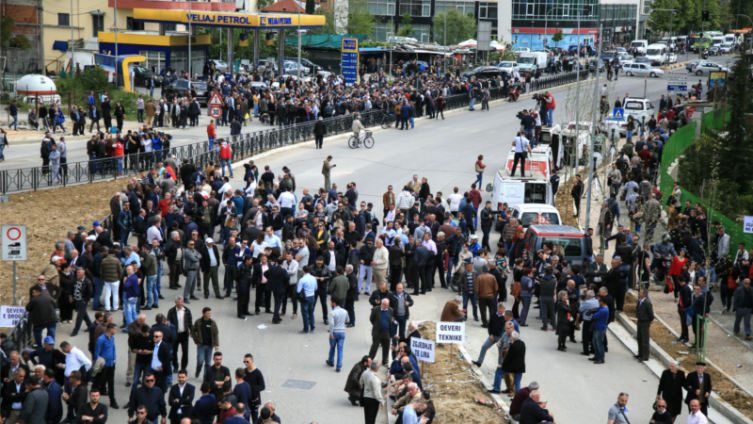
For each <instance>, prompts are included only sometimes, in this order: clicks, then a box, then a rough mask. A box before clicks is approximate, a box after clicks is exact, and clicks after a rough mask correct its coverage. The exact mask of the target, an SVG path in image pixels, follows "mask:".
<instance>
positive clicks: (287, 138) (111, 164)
mask: <svg viewBox="0 0 753 424" xmlns="http://www.w3.org/2000/svg"><path fill="white" fill-rule="evenodd" d="M584 74H585V75H584ZM577 75H578V73H577V72H567V73H561V74H557V75H552V76H547V77H542V78H538V79H535V80H533V81H532V82H531V90H533V91H536V90H542V89H546V88H549V87H556V86H559V85H563V84H569V83H573V82H575V81H576V80H577ZM588 75H589V73H588V72H585V71H581V76H582V77H583V78H584V79H585V78H587V76H588ZM489 92H490V96H491V100H499V99H503V98H504V97H505V96H506V95H507V93H506V92H505V90H504V89H503V88H502V87H495V88H492V89H490V90H489ZM445 102H446V107H445V109H446V110H451V109H460V108H465V107H468V106H469V104H470V98H469V96H468V94H457V95H453V96H447V97H446V98H445ZM360 116H361V123H362V124H363V125H364V127H374V126H378V125H381V123H382V118H383V117H384V112H382V111H381V110H372V111H369V112H364V113H361V114H360ZM323 122H324V125H325V128H326V130H327V132H326V134H327V135H328V136H331V135H337V134H343V133H347V132H350V131H352V126H353V115H340V116H336V117H331V118H326V119H324V120H323ZM315 123H316V122H315V121H306V122H299V123H295V124H292V125H282V126H280V125H279V124H278V126H277V127H270V128H269V129H267V130H261V131H256V132H253V133H249V134H242V135H236V136H230V137H228V139H229V140H230V143H231V147H232V150H233V158H232V161H233V162H236V161H238V160H241V159H244V158H247V157H250V156H253V155H255V154H258V153H261V152H265V151H269V150H272V149H276V148H279V147H283V146H287V145H290V144H296V143H301V142H305V141H311V140H313V139H314V131H313V129H314V125H315ZM215 147H216V146H215ZM168 155H174V156H175V159H176V160H177V161H178V163H182V162H183V160H184V159H188V160H189V161H190V162H192V163H194V165H196V166H202V167H203V168H205V169H206V166H207V165H208V164H209V162H210V161H213V162H214V163H219V160H220V158H219V148H214V149H213V150H212V151H209V144H208V141H201V142H197V143H192V144H187V145H183V146H176V147H172V148H170V149H167V150H158V151H154V152H149V153H136V154H128V155H125V156H122V157H119V158H116V157H108V158H103V159H90V160H84V161H79V162H72V163H64V164H60V167H59V169H58V172H57V173H56V172H54V171H55V168H54V167H52V166H50V165H47V166H37V167H32V168H18V169H8V170H2V171H0V192H2V193H3V194H7V193H15V192H20V191H28V190H39V189H44V188H50V187H61V186H62V187H65V186H68V185H74V184H83V183H93V182H97V181H109V180H112V179H117V178H121V177H123V176H125V175H132V174H133V173H135V172H138V171H139V170H141V169H147V170H148V169H151V168H152V167H153V166H154V165H156V164H157V163H158V162H162V161H164V159H166V158H167V157H168ZM175 171H176V172H177V171H178V170H177V169H176V170H175ZM178 174H180V173H178ZM176 177H177V178H178V179H180V175H176Z"/></svg>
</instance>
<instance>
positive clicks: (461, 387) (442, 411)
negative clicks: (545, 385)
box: [419, 321, 507, 424]
mask: <svg viewBox="0 0 753 424" xmlns="http://www.w3.org/2000/svg"><path fill="white" fill-rule="evenodd" d="M419 332H420V333H421V337H422V338H424V339H426V340H436V337H437V335H436V324H435V323H434V322H431V321H426V322H423V323H421V324H420V325H419ZM435 346H436V347H435V352H434V363H431V362H423V361H421V363H420V364H419V366H421V367H422V373H421V375H422V378H423V385H424V390H428V391H429V392H430V393H431V398H432V400H433V401H434V408H435V409H436V417H435V418H434V421H433V422H434V423H435V424H456V423H463V424H488V423H500V422H505V420H506V418H505V417H506V415H507V412H506V411H507V405H505V404H504V403H502V400H501V398H499V397H498V396H496V395H491V394H490V393H489V392H488V389H487V387H486V386H488V383H487V382H485V381H484V380H485V377H484V375H483V374H482V373H481V372H480V371H479V370H478V369H477V368H475V367H474V366H473V365H471V363H470V360H469V359H468V358H467V352H466V351H465V349H463V347H462V346H463V345H454V344H446V343H436V345H435ZM490 352H491V351H490ZM494 398H496V399H494Z"/></svg>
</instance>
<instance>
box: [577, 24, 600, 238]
mask: <svg viewBox="0 0 753 424" xmlns="http://www.w3.org/2000/svg"><path fill="white" fill-rule="evenodd" d="M601 31H602V25H601V24H600V25H599V48H598V49H597V50H598V53H597V55H596V83H595V85H594V105H593V128H591V145H590V146H588V194H587V195H586V232H588V228H590V227H589V224H590V220H591V219H590V218H591V191H592V190H593V182H594V178H593V176H594V174H595V173H596V169H594V160H593V155H594V145H595V142H596V123H597V122H598V117H599V115H598V112H599V111H598V108H599V64H600V63H601V51H602V50H603V43H602V38H601ZM575 126H576V128H577V126H578V123H577V122H576V123H575ZM575 140H576V143H577V140H578V139H577V137H576V139H575ZM602 153H604V150H603V149H602ZM576 157H577V156H576ZM605 159H606V156H605ZM603 163H604V164H605V166H606V160H603ZM602 244H603V243H602Z"/></svg>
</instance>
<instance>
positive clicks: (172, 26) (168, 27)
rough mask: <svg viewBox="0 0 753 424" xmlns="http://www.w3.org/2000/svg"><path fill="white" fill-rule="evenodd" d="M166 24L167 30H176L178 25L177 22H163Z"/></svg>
mask: <svg viewBox="0 0 753 424" xmlns="http://www.w3.org/2000/svg"><path fill="white" fill-rule="evenodd" d="M163 25H164V26H165V31H175V30H176V25H175V24H163Z"/></svg>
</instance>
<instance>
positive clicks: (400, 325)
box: [393, 315, 405, 340]
mask: <svg viewBox="0 0 753 424" xmlns="http://www.w3.org/2000/svg"><path fill="white" fill-rule="evenodd" d="M395 321H397V335H398V337H400V339H401V340H402V339H404V338H405V316H404V315H403V316H401V317H398V316H396V317H395ZM393 336H394V334H393Z"/></svg>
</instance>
